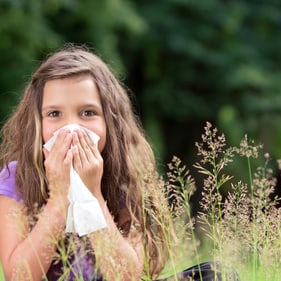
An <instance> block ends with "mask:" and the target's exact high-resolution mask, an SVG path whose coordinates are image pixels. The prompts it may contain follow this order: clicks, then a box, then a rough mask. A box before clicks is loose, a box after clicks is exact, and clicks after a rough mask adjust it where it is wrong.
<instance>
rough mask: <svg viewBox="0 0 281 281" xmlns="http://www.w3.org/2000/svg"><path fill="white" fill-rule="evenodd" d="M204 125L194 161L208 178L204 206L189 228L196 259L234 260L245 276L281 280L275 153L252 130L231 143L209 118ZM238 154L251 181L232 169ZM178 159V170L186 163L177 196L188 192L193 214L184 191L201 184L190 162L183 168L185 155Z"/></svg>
mask: <svg viewBox="0 0 281 281" xmlns="http://www.w3.org/2000/svg"><path fill="white" fill-rule="evenodd" d="M204 130H205V131H204V134H203V135H202V141H201V142H199V143H196V147H197V149H198V155H199V157H200V160H199V161H198V162H197V163H195V164H194V167H195V168H196V169H197V171H198V172H199V173H200V174H202V175H203V177H204V180H203V184H202V186H201V187H202V199H201V201H200V206H201V212H200V213H199V215H198V216H197V217H196V219H194V224H192V225H189V230H188V233H189V234H190V231H191V236H190V235H189V237H190V238H191V241H190V243H191V244H192V245H193V247H194V250H193V254H194V255H193V259H191V260H192V261H193V262H195V263H198V262H200V261H205V260H210V259H211V260H214V261H218V262H220V263H221V264H222V265H225V266H231V267H233V268H235V269H236V271H237V272H238V274H239V276H240V278H241V280H247V281H256V280H262V281H267V280H268V281H269V280H270V281H272V280H276V281H277V280H280V276H281V275H280V274H281V263H280V262H281V238H280V233H281V209H280V208H279V207H278V204H279V201H280V198H277V197H273V194H274V190H275V188H276V179H275V178H274V176H273V170H272V168H271V167H270V166H271V165H270V164H272V163H271V159H270V155H269V154H268V153H263V151H262V145H255V143H254V142H253V141H250V140H249V139H248V137H247V136H245V137H244V138H243V139H242V140H241V143H240V145H239V146H238V147H227V143H226V138H225V136H224V135H223V134H219V133H218V131H217V129H216V128H213V127H212V125H211V124H210V123H207V124H206V127H205V128H204ZM237 158H242V159H244V161H245V163H246V166H247V170H248V172H247V173H248V180H247V181H246V182H242V181H241V180H240V179H239V178H236V177H234V176H233V175H230V174H228V173H227V171H229V169H228V168H229V167H228V166H229V165H235V161H236V160H237ZM173 161H174V165H173V169H174V170H176V171H177V170H179V169H182V170H181V173H178V176H179V177H181V179H180V180H177V186H178V190H179V192H178V195H177V196H179V197H181V198H182V197H183V198H184V202H183V206H184V207H185V213H187V214H188V215H189V214H190V213H191V210H190V205H189V203H187V202H185V200H189V199H190V196H187V197H185V196H184V193H188V192H189V191H188V190H192V192H193V191H194V186H195V185H196V184H195V183H193V182H192V180H191V178H190V175H189V172H188V171H187V170H186V168H185V167H184V166H183V167H182V168H180V166H181V163H180V160H179V159H177V158H175V159H174V160H173ZM239 161H240V160H239ZM279 162H280V161H279ZM175 163H176V164H175ZM239 163H240V162H239ZM184 171H186V172H184ZM180 174H181V175H180ZM173 189H175V186H174V187H173ZM188 219H189V220H191V218H190V217H188ZM198 241H201V243H198ZM183 243H185V242H183ZM202 245H204V247H205V249H203V248H202ZM199 253H200V255H199ZM189 258H190V257H188V256H187V259H189ZM189 265H190V264H189ZM180 267H184V264H182V266H180ZM225 280H228V279H227V278H225Z"/></svg>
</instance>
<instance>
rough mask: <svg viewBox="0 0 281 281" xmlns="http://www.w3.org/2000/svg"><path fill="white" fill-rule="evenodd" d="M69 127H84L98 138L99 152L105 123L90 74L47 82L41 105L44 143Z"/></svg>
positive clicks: (101, 148)
mask: <svg viewBox="0 0 281 281" xmlns="http://www.w3.org/2000/svg"><path fill="white" fill-rule="evenodd" d="M69 124H78V125H80V126H83V127H85V128H87V129H89V130H91V131H93V132H94V133H95V134H97V135H98V136H99V137H100V140H99V143H98V148H99V151H100V152H102V150H103V148H104V146H105V140H106V124H105V120H104V115H103V109H102V105H101V100H100V95H99V92H98V89H97V86H96V84H95V82H94V81H93V79H92V78H91V76H90V75H82V76H78V77H71V78H65V79H56V80H50V81H48V82H46V84H45V87H44V90H43V102H42V134H43V141H44V143H46V142H47V141H48V140H49V139H50V138H51V137H52V136H53V133H54V132H55V131H56V130H58V129H60V128H61V127H63V126H65V125H69Z"/></svg>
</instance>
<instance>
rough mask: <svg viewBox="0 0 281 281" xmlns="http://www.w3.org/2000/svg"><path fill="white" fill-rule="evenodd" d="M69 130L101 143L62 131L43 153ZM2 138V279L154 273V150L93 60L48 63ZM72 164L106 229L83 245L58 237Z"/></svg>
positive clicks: (160, 221) (73, 51) (74, 57)
mask: <svg viewBox="0 0 281 281" xmlns="http://www.w3.org/2000/svg"><path fill="white" fill-rule="evenodd" d="M68 124H77V125H79V126H82V127H85V128H87V129H88V130H91V131H92V132H94V133H95V134H96V135H98V136H99V142H98V146H95V145H93V144H92V142H91V141H90V140H89V137H88V135H87V134H86V133H85V132H84V131H83V130H76V131H74V132H70V130H68V129H63V130H61V131H60V132H59V134H58V137H57V139H56V141H55V143H54V145H53V147H52V149H51V150H50V152H49V151H47V150H46V149H45V148H43V144H44V143H46V142H47V141H48V140H49V139H50V138H51V137H52V135H53V133H54V132H55V131H57V130H58V129H60V128H62V127H64V126H65V125H68ZM2 138H3V141H2V144H1V165H2V172H1V176H0V180H1V182H0V194H1V195H0V213H1V218H0V237H1V239H0V258H1V263H2V266H3V269H4V274H5V278H6V280H7V281H8V280H34V281H35V280H42V278H45V279H48V280H78V279H79V278H80V279H79V280H81V278H84V280H97V279H98V277H99V276H100V273H101V274H102V276H103V277H104V278H106V280H130V281H132V280H139V279H140V277H141V275H142V274H143V273H144V272H146V274H148V273H149V275H150V276H155V275H156V274H158V273H159V272H160V270H161V269H162V267H163V265H164V262H165V259H166V258H165V252H167V244H166V243H165V237H166V235H165V229H166V228H167V223H168V220H167V216H163V210H165V208H163V207H164V205H162V206H161V204H164V200H162V201H161V198H162V193H161V190H159V188H158V190H156V188H157V184H158V183H157V181H156V177H155V175H154V173H155V163H154V157H153V153H152V150H151V147H150V146H149V144H148V142H147V141H146V139H145V137H144V134H143V132H142V129H141V127H140V125H139V123H138V120H137V119H136V117H135V116H134V114H133V110H132V108H131V104H130V100H129V98H128V96H127V94H126V92H125V90H124V89H123V88H122V86H121V85H120V83H119V82H118V81H117V79H116V78H115V77H114V75H113V74H112V73H111V72H110V70H109V68H108V67H107V66H106V65H105V63H104V62H103V61H102V60H101V59H100V58H98V57H97V56H95V55H94V54H92V53H90V52H89V51H88V50H86V49H83V48H79V47H74V46H70V47H67V48H65V49H64V50H61V51H59V52H57V53H55V54H53V55H52V56H50V57H49V58H48V59H47V60H46V61H45V62H44V63H42V64H41V66H40V67H39V68H38V70H37V71H36V72H35V73H34V75H33V76H32V79H31V81H30V82H29V84H28V85H27V87H26V90H25V92H24V95H23V98H22V100H21V101H20V103H19V105H18V107H17V109H16V110H15V112H14V114H13V115H12V116H11V118H10V119H9V120H8V121H7V122H6V124H5V125H4V126H3V129H2ZM70 147H71V148H70ZM72 163H73V166H74V168H75V170H76V171H77V172H78V174H79V175H80V177H81V179H82V181H83V182H84V184H85V185H86V186H87V187H88V189H89V190H90V191H91V193H92V194H93V195H94V196H95V197H96V199H97V200H98V202H99V205H100V207H101V209H102V212H103V215H104V217H105V220H106V223H107V227H106V228H104V229H101V230H99V231H96V232H93V233H91V234H90V235H87V236H86V237H82V238H80V237H78V236H77V235H70V234H65V231H64V229H65V224H66V213H67V208H68V205H69V201H68V198H67V192H68V187H69V184H70V176H69V174H70V167H71V165H72ZM144 189H145V190H144ZM148 199H149V202H148ZM155 199H157V204H154V202H155ZM148 203H149V204H150V206H151V207H152V209H153V213H154V214H155V215H156V217H155V219H154V220H153V221H154V226H156V227H154V226H153V224H152V222H151V221H150V216H149V215H148V212H149V211H148V209H147V208H146V205H147V204H148ZM160 208H161V210H160ZM161 212H162V215H161ZM156 222H157V223H156ZM156 228H157V232H156ZM156 233H157V235H156ZM157 237H158V238H161V237H162V238H161V239H160V240H159V241H160V243H158V242H159V241H156V240H157ZM160 251H161V253H162V254H161V255H160ZM163 253H164V255H163ZM144 260H145V261H146V262H145V263H144ZM97 268H98V269H99V271H97V270H96V269H97Z"/></svg>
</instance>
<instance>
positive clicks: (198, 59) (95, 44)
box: [0, 0, 281, 162]
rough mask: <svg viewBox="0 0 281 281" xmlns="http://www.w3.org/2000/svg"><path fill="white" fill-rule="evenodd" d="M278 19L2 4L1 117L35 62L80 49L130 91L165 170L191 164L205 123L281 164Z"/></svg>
mask: <svg viewBox="0 0 281 281" xmlns="http://www.w3.org/2000/svg"><path fill="white" fill-rule="evenodd" d="M280 10H281V4H280V3H279V2H278V1H277V0H268V1H259V0H256V1H246V0H235V1H219V0H205V1H198V0H154V1H148V0H135V1H129V0H103V1H99V0H84V1H78V0H69V1H66V0H47V1H37V0H0V36H1V37H0V38H1V40H0V94H1V103H0V118H1V120H4V119H5V118H6V117H7V115H8V114H9V112H10V110H11V107H13V106H14V105H15V103H16V102H17V99H18V97H19V96H20V94H21V91H22V89H23V88H24V84H25V82H26V81H27V80H28V78H29V76H30V74H31V73H32V70H33V69H34V68H35V67H36V66H37V65H38V63H39V61H40V60H41V59H42V58H44V57H45V56H46V54H48V53H49V52H51V51H53V50H56V49H58V48H60V47H61V46H62V45H63V44H64V43H66V42H75V43H82V44H87V45H88V46H89V47H91V48H92V49H93V50H94V51H95V52H96V53H98V54H99V55H101V56H102V57H103V59H104V60H106V61H107V62H108V64H110V65H111V66H112V68H113V69H114V71H115V72H116V73H117V74H118V75H119V77H120V78H121V79H122V80H123V81H124V82H125V84H127V85H128V86H129V88H130V89H131V90H132V91H133V92H134V94H135V96H136V99H135V100H133V101H134V103H135V105H136V112H137V113H138V114H140V116H141V119H142V121H143V123H144V126H145V129H146V130H147V133H148V136H149V137H150V139H151V141H152V143H153V145H154V148H155V151H156V153H157V155H158V157H159V159H160V160H161V161H169V160H170V159H171V157H172V155H173V154H176V155H177V156H179V157H181V158H183V159H185V160H186V161H188V162H189V161H192V159H194V158H195V157H196V156H195V155H194V154H195V146H194V142H195V141H196V140H197V139H198V138H199V136H200V134H201V132H202V128H203V125H204V124H205V122H206V120H209V121H211V122H213V123H214V124H215V126H218V127H220V128H221V129H222V130H224V131H225V132H226V134H227V136H228V139H229V140H230V141H232V142H233V143H234V144H237V142H238V140H240V139H241V137H242V136H243V134H244V133H248V134H250V135H252V137H254V138H258V139H259V140H261V142H263V143H265V146H266V147H267V148H268V150H269V151H270V152H271V153H272V154H273V156H274V157H280V154H281V146H280V145H279V143H280V140H281V126H280V125H279V123H280V121H281V114H280V112H281V93H280V91H281V82H280V81H281V80H280V79H279V77H280V74H281V73H280V72H281V67H280V60H281V51H280V50H281V37H280V36H279V31H280V30H281V17H280Z"/></svg>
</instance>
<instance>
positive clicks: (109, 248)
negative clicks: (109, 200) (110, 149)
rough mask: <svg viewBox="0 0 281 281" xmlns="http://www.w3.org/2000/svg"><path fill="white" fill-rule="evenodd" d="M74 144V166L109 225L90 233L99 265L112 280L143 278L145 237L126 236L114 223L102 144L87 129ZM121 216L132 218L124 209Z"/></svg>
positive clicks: (105, 275)
mask: <svg viewBox="0 0 281 281" xmlns="http://www.w3.org/2000/svg"><path fill="white" fill-rule="evenodd" d="M73 143H74V148H73V159H74V168H75V169H76V171H77V172H78V173H79V175H80V177H81V179H82V180H83V182H84V184H85V185H86V186H87V187H88V188H89V190H90V191H91V192H92V194H93V195H94V196H95V197H96V198H97V200H98V201H99V204H100V206H101V209H102V211H103V214H104V217H105V219H106V222H107V226H108V227H107V228H104V229H101V230H99V231H96V232H94V233H91V234H90V235H89V236H90V241H91V244H92V247H93V249H94V252H95V256H96V260H97V263H98V266H99V268H100V270H101V272H102V274H103V276H104V277H105V279H106V280H108V281H113V280H114V281H116V280H122V281H126V280H128V281H134V280H140V277H141V274H142V272H143V257H142V254H143V244H142V237H141V235H140V234H139V235H138V237H135V239H134V241H132V240H130V241H129V239H125V238H124V237H123V236H122V234H121V233H120V231H119V229H118V227H117V225H116V224H115V222H114V219H113V217H112V215H111V213H110V211H109V209H108V207H107V205H106V202H105V200H104V197H103V195H102V192H101V179H102V174H103V159H102V156H101V154H100V152H99V150H98V147H97V146H95V145H93V143H92V142H91V141H90V139H89V138H88V136H87V135H86V133H85V132H83V131H79V132H77V133H76V134H74V135H73ZM120 219H121V220H123V222H124V221H126V219H130V217H129V215H128V214H126V213H125V212H123V214H122V213H121V218H120ZM120 223H121V224H122V222H120Z"/></svg>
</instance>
